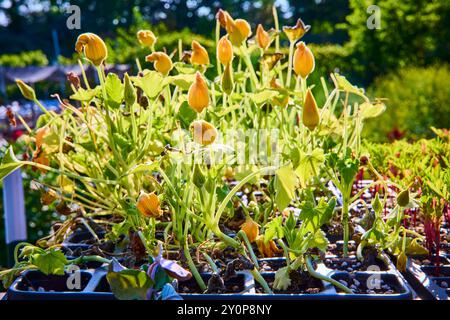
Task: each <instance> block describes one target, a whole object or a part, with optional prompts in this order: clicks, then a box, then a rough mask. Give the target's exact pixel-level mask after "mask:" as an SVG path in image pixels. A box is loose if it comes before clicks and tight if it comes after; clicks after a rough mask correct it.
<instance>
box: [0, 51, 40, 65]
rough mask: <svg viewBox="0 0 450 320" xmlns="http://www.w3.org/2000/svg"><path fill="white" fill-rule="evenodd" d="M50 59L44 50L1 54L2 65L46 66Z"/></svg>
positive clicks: (0, 62)
mask: <svg viewBox="0 0 450 320" xmlns="http://www.w3.org/2000/svg"><path fill="white" fill-rule="evenodd" d="M46 65H48V59H47V56H46V55H45V53H44V52H42V51H41V50H37V51H24V52H20V53H17V54H8V53H6V54H2V55H0V66H3V67H26V66H39V67H42V66H46Z"/></svg>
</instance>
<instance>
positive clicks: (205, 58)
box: [191, 40, 209, 65]
mask: <svg viewBox="0 0 450 320" xmlns="http://www.w3.org/2000/svg"><path fill="white" fill-rule="evenodd" d="M191 64H199V65H209V55H208V51H206V49H205V48H204V47H203V46H202V45H201V44H200V43H198V42H197V41H195V40H194V41H192V56H191Z"/></svg>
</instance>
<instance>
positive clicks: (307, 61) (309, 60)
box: [294, 41, 316, 79]
mask: <svg viewBox="0 0 450 320" xmlns="http://www.w3.org/2000/svg"><path fill="white" fill-rule="evenodd" d="M315 67H316V62H315V59H314V55H313V53H312V52H311V50H310V49H309V48H308V47H307V46H306V45H305V43H304V42H303V41H302V42H300V43H299V44H298V45H297V49H296V50H295V55H294V71H295V73H296V74H297V75H298V76H300V77H302V78H303V79H306V78H307V77H308V76H309V75H310V74H311V73H312V72H313V71H314V68H315Z"/></svg>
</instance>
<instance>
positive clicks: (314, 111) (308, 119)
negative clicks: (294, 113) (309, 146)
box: [303, 90, 320, 131]
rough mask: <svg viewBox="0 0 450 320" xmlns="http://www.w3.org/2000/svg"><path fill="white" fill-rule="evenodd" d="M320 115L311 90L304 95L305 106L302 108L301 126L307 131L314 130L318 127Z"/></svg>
mask: <svg viewBox="0 0 450 320" xmlns="http://www.w3.org/2000/svg"><path fill="white" fill-rule="evenodd" d="M319 122H320V114H319V109H318V108H317V102H316V99H315V98H314V96H313V94H312V92H311V90H308V92H307V93H306V98H305V104H304V106H303V125H304V126H305V127H307V128H308V129H309V130H311V131H314V129H315V128H316V127H317V126H318V125H319Z"/></svg>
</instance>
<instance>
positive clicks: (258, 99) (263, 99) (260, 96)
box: [249, 90, 278, 106]
mask: <svg viewBox="0 0 450 320" xmlns="http://www.w3.org/2000/svg"><path fill="white" fill-rule="evenodd" d="M276 96H278V92H277V91H274V90H264V91H261V92H259V93H251V94H249V97H250V100H252V101H253V103H254V104H256V105H258V106H259V105H262V104H264V103H267V102H269V101H270V100H271V99H273V98H275V97H276Z"/></svg>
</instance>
